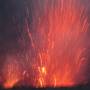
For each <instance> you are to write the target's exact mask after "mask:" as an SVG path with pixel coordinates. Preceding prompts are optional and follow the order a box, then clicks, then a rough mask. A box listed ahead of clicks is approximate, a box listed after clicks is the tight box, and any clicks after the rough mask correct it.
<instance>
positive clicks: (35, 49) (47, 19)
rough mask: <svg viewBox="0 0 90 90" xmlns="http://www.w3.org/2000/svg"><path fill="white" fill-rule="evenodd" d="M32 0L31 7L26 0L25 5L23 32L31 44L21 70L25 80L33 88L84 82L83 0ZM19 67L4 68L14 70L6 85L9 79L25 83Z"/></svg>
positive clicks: (85, 61)
mask: <svg viewBox="0 0 90 90" xmlns="http://www.w3.org/2000/svg"><path fill="white" fill-rule="evenodd" d="M32 3H33V7H32V10H30V8H29V6H28V5H27V3H26V7H25V8H26V17H25V25H24V29H25V30H24V31H25V34H26V37H28V40H27V41H28V42H29V45H28V50H27V52H26V53H25V57H24V59H23V62H22V63H24V64H25V65H26V66H25V65H24V66H25V68H23V73H20V74H23V75H21V76H22V77H23V79H24V81H26V82H27V83H28V85H30V86H34V87H62V86H75V85H78V84H85V83H86V82H87V79H86V76H85V71H86V64H87V59H86V58H85V51H86V46H85V44H84V42H85V41H84V40H85V36H86V33H87V30H88V27H89V23H88V20H87V19H88V17H87V9H86V8H85V7H84V5H83V4H81V2H80V0H78V1H77V0H37V4H35V1H34V0H33V1H32ZM41 3H42V4H41ZM30 11H32V20H30V16H31V13H30ZM10 64H11V63H10ZM5 65H6V66H7V64H5ZM13 67H14V66H13ZM18 68H19V67H18V66H17V67H15V71H13V70H11V69H10V68H7V69H5V71H6V70H7V71H8V69H9V71H11V73H10V72H9V73H8V72H7V73H8V74H7V76H6V81H5V83H4V86H5V87H7V85H8V84H9V81H10V82H14V83H16V82H18V80H19V81H21V83H22V81H23V80H22V78H20V74H18V71H17V70H18ZM12 69H14V68H12ZM15 72H16V73H15ZM10 75H11V76H10ZM8 77H9V78H8ZM13 77H14V78H13ZM12 79H13V80H14V81H13V80H12ZM7 80H8V81H7ZM9 86H10V87H11V86H12V85H9Z"/></svg>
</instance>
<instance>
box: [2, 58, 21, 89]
mask: <svg viewBox="0 0 90 90" xmlns="http://www.w3.org/2000/svg"><path fill="white" fill-rule="evenodd" d="M9 59H13V58H9ZM5 63H6V64H5V66H4V68H3V70H4V72H3V74H4V78H5V82H4V84H3V86H4V87H5V88H12V87H14V86H15V85H16V84H17V83H18V82H19V81H20V79H21V77H20V73H21V72H20V70H19V66H18V63H17V61H15V60H13V61H12V62H10V61H9V60H7V61H6V62H5Z"/></svg>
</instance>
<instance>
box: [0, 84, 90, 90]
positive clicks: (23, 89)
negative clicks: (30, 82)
mask: <svg viewBox="0 0 90 90" xmlns="http://www.w3.org/2000/svg"><path fill="white" fill-rule="evenodd" d="M0 90H90V85H84V86H82V85H80V86H76V87H60V88H59V87H57V88H50V87H47V88H33V87H23V86H22V87H13V88H10V89H4V88H2V87H0Z"/></svg>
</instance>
